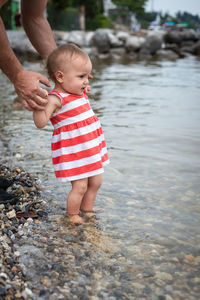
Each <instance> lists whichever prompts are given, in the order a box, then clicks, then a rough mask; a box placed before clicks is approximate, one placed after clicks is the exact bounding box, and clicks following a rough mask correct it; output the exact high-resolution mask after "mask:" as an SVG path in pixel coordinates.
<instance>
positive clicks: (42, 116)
mask: <svg viewBox="0 0 200 300" xmlns="http://www.w3.org/2000/svg"><path fill="white" fill-rule="evenodd" d="M60 108H61V103H60V100H59V99H58V97H57V96H55V95H49V96H48V103H47V105H46V106H45V109H44V110H34V112H33V120H34V123H35V125H36V127H37V128H43V127H45V126H46V125H47V123H48V121H49V119H50V118H51V115H52V113H54V112H55V111H56V110H58V109H60Z"/></svg>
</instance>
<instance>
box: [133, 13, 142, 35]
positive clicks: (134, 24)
mask: <svg viewBox="0 0 200 300" xmlns="http://www.w3.org/2000/svg"><path fill="white" fill-rule="evenodd" d="M140 28H141V25H140V24H139V23H138V21H137V19H136V16H135V14H132V15H131V29H132V30H133V31H134V32H137V31H138V30H140Z"/></svg>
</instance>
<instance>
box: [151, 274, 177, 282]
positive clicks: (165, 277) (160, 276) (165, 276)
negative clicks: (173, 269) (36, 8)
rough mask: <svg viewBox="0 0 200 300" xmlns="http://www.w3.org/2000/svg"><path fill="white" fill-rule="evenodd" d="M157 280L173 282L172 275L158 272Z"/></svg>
mask: <svg viewBox="0 0 200 300" xmlns="http://www.w3.org/2000/svg"><path fill="white" fill-rule="evenodd" d="M155 278H156V279H159V280H162V281H172V280H173V277H172V275H171V274H169V273H165V272H156V274H155Z"/></svg>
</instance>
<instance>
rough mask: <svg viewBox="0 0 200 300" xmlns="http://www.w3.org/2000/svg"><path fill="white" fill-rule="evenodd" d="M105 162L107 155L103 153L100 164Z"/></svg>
mask: <svg viewBox="0 0 200 300" xmlns="http://www.w3.org/2000/svg"><path fill="white" fill-rule="evenodd" d="M107 160H108V153H105V154H104V155H103V156H102V158H101V161H102V162H105V161H107Z"/></svg>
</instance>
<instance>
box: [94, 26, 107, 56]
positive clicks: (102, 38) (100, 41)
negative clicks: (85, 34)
mask: <svg viewBox="0 0 200 300" xmlns="http://www.w3.org/2000/svg"><path fill="white" fill-rule="evenodd" d="M108 32H109V30H107V29H97V30H96V31H95V33H94V35H93V37H92V44H93V45H94V46H95V47H97V49H98V52H99V53H107V52H109V50H110V40H109V35H108Z"/></svg>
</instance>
